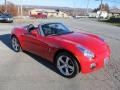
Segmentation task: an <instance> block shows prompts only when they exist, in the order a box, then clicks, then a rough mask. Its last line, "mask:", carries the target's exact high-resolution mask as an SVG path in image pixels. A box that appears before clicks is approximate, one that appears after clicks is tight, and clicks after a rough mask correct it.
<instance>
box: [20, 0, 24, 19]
mask: <svg viewBox="0 0 120 90" xmlns="http://www.w3.org/2000/svg"><path fill="white" fill-rule="evenodd" d="M20 15H21V17H22V16H23V5H22V0H20Z"/></svg>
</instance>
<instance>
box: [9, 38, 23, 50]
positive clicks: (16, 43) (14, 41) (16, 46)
mask: <svg viewBox="0 0 120 90" xmlns="http://www.w3.org/2000/svg"><path fill="white" fill-rule="evenodd" d="M11 43H12V48H13V50H14V51H15V52H20V51H21V46H20V43H19V41H18V39H17V38H16V37H15V36H13V37H12V38H11Z"/></svg>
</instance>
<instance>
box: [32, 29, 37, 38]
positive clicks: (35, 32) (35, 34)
mask: <svg viewBox="0 0 120 90" xmlns="http://www.w3.org/2000/svg"><path fill="white" fill-rule="evenodd" d="M30 34H31V35H32V36H35V37H37V36H38V32H37V30H32V31H31V32H30Z"/></svg>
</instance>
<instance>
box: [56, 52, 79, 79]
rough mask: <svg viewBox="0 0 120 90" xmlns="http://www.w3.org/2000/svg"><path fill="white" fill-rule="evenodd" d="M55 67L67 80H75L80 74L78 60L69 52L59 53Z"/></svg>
mask: <svg viewBox="0 0 120 90" xmlns="http://www.w3.org/2000/svg"><path fill="white" fill-rule="evenodd" d="M55 65H56V68H57V70H58V71H59V73H60V74H61V75H62V76H64V77H66V78H73V77H75V76H76V75H77V73H78V72H79V66H78V63H77V62H76V59H75V58H74V57H73V56H72V55H71V54H69V53H67V52H62V53H59V54H58V55H57V56H56V62H55Z"/></svg>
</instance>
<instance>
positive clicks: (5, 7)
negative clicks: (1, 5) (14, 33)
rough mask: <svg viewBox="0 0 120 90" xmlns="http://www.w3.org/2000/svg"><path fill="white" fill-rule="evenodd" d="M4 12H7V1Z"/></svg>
mask: <svg viewBox="0 0 120 90" xmlns="http://www.w3.org/2000/svg"><path fill="white" fill-rule="evenodd" d="M5 12H7V0H5Z"/></svg>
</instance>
